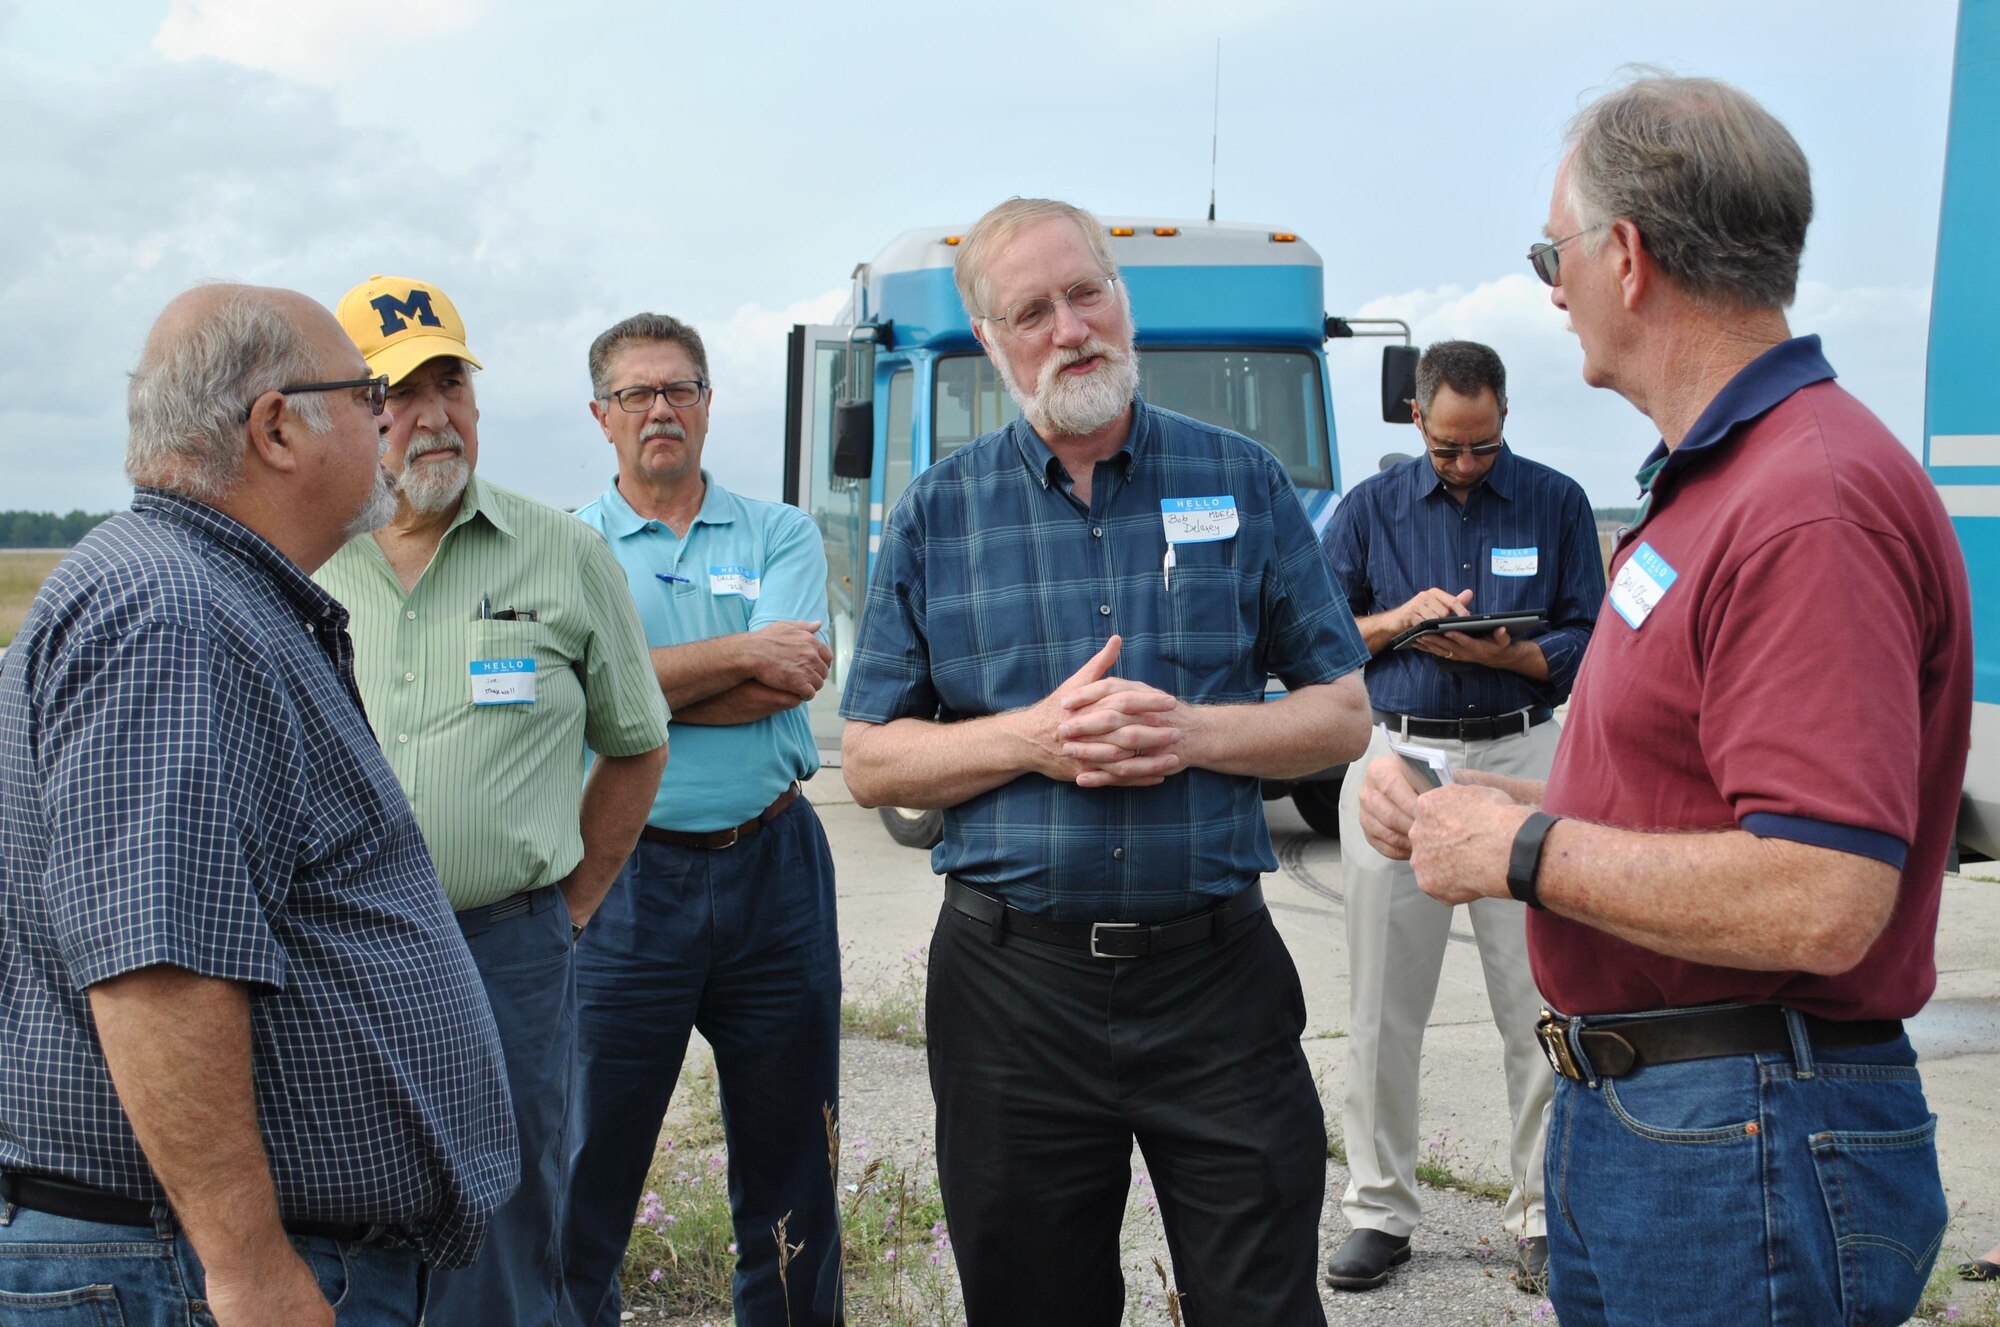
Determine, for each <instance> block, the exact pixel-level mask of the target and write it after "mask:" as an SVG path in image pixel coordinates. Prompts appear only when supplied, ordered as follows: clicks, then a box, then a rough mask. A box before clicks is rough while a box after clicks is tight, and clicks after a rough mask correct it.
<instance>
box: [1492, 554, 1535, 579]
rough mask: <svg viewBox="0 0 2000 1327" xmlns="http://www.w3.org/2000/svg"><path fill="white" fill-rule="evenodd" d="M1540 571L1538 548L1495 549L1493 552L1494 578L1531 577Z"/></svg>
mask: <svg viewBox="0 0 2000 1327" xmlns="http://www.w3.org/2000/svg"><path fill="white" fill-rule="evenodd" d="M1541 569H1542V550H1541V549H1539V548H1496V549H1494V550H1493V574H1494V575H1495V576H1532V575H1534V574H1535V573H1536V572H1538V571H1540V570H1541Z"/></svg>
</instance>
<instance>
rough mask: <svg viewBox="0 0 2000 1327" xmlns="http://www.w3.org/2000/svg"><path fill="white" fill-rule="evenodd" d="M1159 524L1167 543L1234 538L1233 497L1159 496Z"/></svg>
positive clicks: (1197, 542) (1234, 508)
mask: <svg viewBox="0 0 2000 1327" xmlns="http://www.w3.org/2000/svg"><path fill="white" fill-rule="evenodd" d="M1160 523H1161V524H1162V525H1164V526H1165V527H1166V532H1167V542H1168V543H1170V544H1208V543H1213V542H1215V541H1216V540H1218V539H1234V538H1235V537H1236V499H1235V498H1233V497H1231V496H1230V495H1229V494H1227V493H1224V494H1222V495H1221V496H1219V497H1213V498H1161V499H1160Z"/></svg>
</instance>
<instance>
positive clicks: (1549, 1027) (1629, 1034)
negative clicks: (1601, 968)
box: [1535, 1004, 1903, 1083]
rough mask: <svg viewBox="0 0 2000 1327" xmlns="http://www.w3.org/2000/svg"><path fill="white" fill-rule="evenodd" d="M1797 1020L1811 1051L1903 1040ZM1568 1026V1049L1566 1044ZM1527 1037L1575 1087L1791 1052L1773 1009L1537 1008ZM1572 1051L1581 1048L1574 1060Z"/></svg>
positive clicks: (1878, 1030) (1878, 1029)
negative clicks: (1621, 1014) (1626, 1012)
mask: <svg viewBox="0 0 2000 1327" xmlns="http://www.w3.org/2000/svg"><path fill="white" fill-rule="evenodd" d="M1802 1017H1803V1018H1804V1019H1805V1028H1806V1040H1807V1041H1809V1042H1811V1043H1812V1046H1813V1048H1814V1049H1815V1050H1833V1049H1836V1048H1838V1047H1842V1046H1876V1045H1880V1044H1881V1043H1882V1042H1885V1041H1893V1040H1895V1039H1896V1038H1897V1037H1900V1036H1902V1035H1903V1024H1902V1022H1901V1021H1900V1020H1898V1019H1893V1018H1875V1019H1857V1020H1854V1021H1841V1020H1837V1019H1831V1018H1820V1017H1818V1016H1817V1015H1814V1014H1805V1015H1802ZM1572 1027H1574V1029H1575V1031H1574V1034H1573V1035H1574V1037H1575V1043H1576V1044H1575V1045H1572V1044H1571V1036H1572V1031H1571V1029H1572ZM1535 1036H1536V1037H1537V1038H1538V1039H1540V1041H1541V1043H1542V1054H1543V1055H1545V1056H1547V1057H1548V1061H1549V1064H1550V1065H1551V1066H1553V1067H1554V1069H1555V1071H1556V1072H1557V1073H1559V1074H1561V1075H1562V1076H1563V1077H1564V1078H1567V1079H1570V1080H1571V1081H1573V1082H1578V1083H1586V1082H1591V1081H1594V1080H1595V1079H1599V1078H1618V1077H1621V1076H1623V1075H1625V1074H1629V1073H1631V1072H1632V1071H1633V1070H1634V1069H1643V1068H1645V1067H1646V1066H1647V1065H1649V1064H1678V1063H1680V1062H1681V1061H1683V1060H1712V1059H1715V1058H1717V1057H1719V1056H1724V1055H1759V1054H1772V1053H1776V1052H1779V1051H1790V1050H1791V1049H1792V1034H1791V1030H1790V1029H1789V1028H1787V1027H1786V1026H1785V1011H1784V1010H1783V1009H1782V1008H1780V1007H1779V1006H1777V1005H1774V1004H1759V1005H1723V1006H1720V1007H1718V1008H1715V1009H1701V1010H1690V1011H1689V1012H1687V1013H1684V1014H1669V1015H1666V1016H1664V1017H1660V1018H1602V1017H1599V1018H1582V1019H1575V1018H1565V1017H1564V1016H1563V1015H1561V1014H1558V1013H1556V1012H1555V1011H1554V1010H1550V1009H1544V1010H1542V1016H1541V1018H1540V1019H1538V1020H1537V1021H1536V1023H1535ZM1576 1046H1581V1047H1582V1050H1583V1060H1581V1061H1580V1060H1578V1058H1577V1055H1576Z"/></svg>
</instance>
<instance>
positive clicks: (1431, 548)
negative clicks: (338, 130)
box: [1320, 446, 1604, 719]
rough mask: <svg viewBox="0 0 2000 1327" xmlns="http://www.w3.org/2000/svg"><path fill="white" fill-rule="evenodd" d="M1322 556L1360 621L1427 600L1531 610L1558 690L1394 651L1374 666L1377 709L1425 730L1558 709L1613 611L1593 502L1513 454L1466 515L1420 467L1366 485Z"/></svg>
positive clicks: (1339, 516)
mask: <svg viewBox="0 0 2000 1327" xmlns="http://www.w3.org/2000/svg"><path fill="white" fill-rule="evenodd" d="M1320 542H1321V545H1322V547H1324V548H1325V549H1326V556H1327V559H1328V561H1329V563H1330V564H1331V566H1332V568H1333V579H1334V582H1335V583H1336V584H1337V585H1339V586H1340V587H1341V589H1342V590H1343V591H1344V592H1345V593H1346V595H1347V603H1348V606H1349V607H1350V608H1352V609H1353V610H1354V615H1355V616H1356V617H1368V616H1371V615H1373V614H1375V613H1382V612H1386V611H1388V610H1389V609H1392V608H1398V607H1401V606H1402V605H1403V604H1405V603H1408V602H1409V601H1410V599H1411V598H1412V597H1414V596H1416V595H1418V594H1421V593H1423V592H1424V591H1425V590H1429V589H1439V590H1443V591H1445V592H1446V593H1447V594H1457V593H1459V592H1461V591H1463V590H1468V589H1469V590H1472V591H1473V597H1472V603H1471V605H1470V607H1469V609H1468V611H1469V612H1473V613H1505V612H1513V611H1517V610H1523V609H1526V610H1532V611H1534V612H1537V613H1542V614H1544V615H1546V616H1547V618H1548V626H1547V627H1546V628H1543V629H1542V630H1540V631H1539V632H1534V631H1524V632H1520V633H1517V634H1519V635H1522V636H1526V637H1529V638H1532V639H1533V640H1534V642H1535V644H1536V645H1538V646H1540V647H1541V651H1542V654H1543V656H1544V657H1545V658H1546V659H1547V660H1548V665H1549V677H1548V680H1547V681H1546V682H1542V681H1537V680H1535V679H1534V678H1530V677H1524V676H1523V675H1521V674H1520V673H1514V672H1508V671H1506V670H1504V669H1499V668H1487V667H1484V666H1483V665H1479V664H1468V663H1460V662H1454V661H1451V660H1446V659H1439V658H1436V657H1434V656H1432V655H1429V654H1426V653H1424V652H1423V651H1422V650H1387V649H1385V650H1383V651H1382V653H1380V654H1378V655H1376V656H1375V658H1374V659H1373V660H1371V661H1370V662H1369V664H1368V699H1369V700H1370V702H1371V703H1373V705H1374V706H1375V708H1376V709H1380V710H1389V711H1392V712H1394V713H1396V714H1409V715H1415V716H1417V717H1419V718H1425V719H1464V718H1477V717H1483V716H1487V715H1494V714H1506V713H1509V712H1511V711H1514V710H1519V709H1524V708H1527V707H1529V706H1535V705H1548V706H1555V705H1560V704H1561V703H1562V702H1563V701H1564V700H1565V699H1566V698H1567V697H1568V696H1569V688H1570V683H1571V682H1573V681H1574V680H1575V678H1576V670H1577V666H1578V665H1579V664H1580V663H1582V662H1583V650H1584V647H1585V646H1586V645H1588V644H1589V643H1590V629H1591V626H1592V624H1593V623H1595V622H1596V621H1597V613H1598V609H1599V608H1601V607H1602V606H1603V604H1604V562H1603V558H1602V556H1601V555H1600V553H1599V552H1598V547H1597V523H1596V520H1595V519H1594V518H1593V517H1592V515H1591V512H1590V499H1589V498H1587V497H1585V496H1584V492H1583V489H1582V488H1581V487H1580V486H1579V485H1578V484H1577V482H1576V481H1575V480H1573V479H1571V478H1569V476H1567V475H1564V474H1560V473H1558V472H1557V471H1555V470H1551V469H1550V468H1549V467H1548V466H1546V465H1542V464H1541V463H1539V462H1537V461H1530V460H1528V459H1527V458H1526V457H1523V456H1519V455H1517V454H1516V453H1515V451H1514V449H1513V448H1512V447H1511V446H1509V447H1503V448H1501V450H1500V454H1499V455H1498V456H1496V457H1494V459H1493V468H1492V469H1491V470H1489V471H1487V473H1486V477H1485V478H1484V479H1482V480H1481V481H1480V482H1479V483H1478V484H1476V485H1474V486H1473V489H1472V491H1471V492H1470V493H1469V494H1467V495H1466V499H1465V505H1464V506H1463V507H1460V506H1459V504H1458V503H1456V502H1454V501H1453V500H1452V496H1451V491H1450V490H1449V489H1447V488H1446V487H1445V484H1444V481H1443V480H1441V479H1439V478H1438V475H1437V471H1436V470H1435V469H1434V468H1433V467H1432V465H1431V463H1430V458H1428V457H1426V456H1416V457H1413V458H1411V459H1410V460H1407V461H1404V462H1403V463H1402V464H1401V465H1398V466H1396V467H1394V468H1393V469H1390V470H1386V471H1384V472H1383V473H1381V474H1378V475H1373V476H1371V477H1370V478H1368V479H1365V480H1363V481H1362V482H1361V483H1359V484H1356V485H1355V486H1354V488H1353V489H1352V490H1350V491H1349V492H1348V494H1347V495H1346V496H1345V497H1343V498H1342V499H1341V500H1340V505H1339V506H1338V507H1336V508H1335V509H1334V512H1333V519H1332V520H1331V521H1329V522H1328V523H1327V527H1326V533H1325V534H1324V535H1323V536H1321V540H1320Z"/></svg>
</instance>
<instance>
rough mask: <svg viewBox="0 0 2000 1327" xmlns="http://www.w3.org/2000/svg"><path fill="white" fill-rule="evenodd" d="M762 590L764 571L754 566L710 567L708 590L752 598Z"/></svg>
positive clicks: (719, 593) (712, 592) (713, 592)
mask: <svg viewBox="0 0 2000 1327" xmlns="http://www.w3.org/2000/svg"><path fill="white" fill-rule="evenodd" d="M763 591H764V573H763V572H762V571H761V570H760V569H758V568H756V567H710V568H709V569H708V592H709V593H710V594H715V595H724V594H735V595H741V596H742V597H743V598H745V599H752V600H754V599H755V598H756V597H757V596H758V595H759V594H762V593H763Z"/></svg>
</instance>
